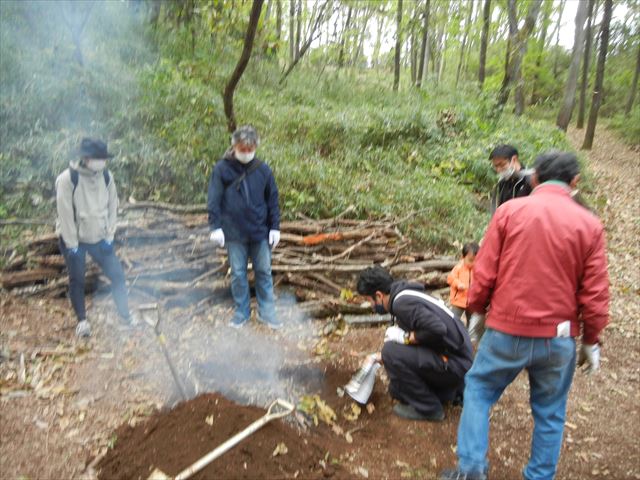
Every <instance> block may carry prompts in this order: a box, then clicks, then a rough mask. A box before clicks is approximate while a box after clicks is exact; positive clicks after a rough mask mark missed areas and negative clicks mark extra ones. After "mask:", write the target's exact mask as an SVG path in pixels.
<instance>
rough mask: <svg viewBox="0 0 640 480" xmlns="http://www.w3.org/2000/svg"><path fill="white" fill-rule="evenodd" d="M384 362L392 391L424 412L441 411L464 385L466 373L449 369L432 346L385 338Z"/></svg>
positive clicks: (401, 399) (394, 394)
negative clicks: (443, 405) (462, 373)
mask: <svg viewBox="0 0 640 480" xmlns="http://www.w3.org/2000/svg"><path fill="white" fill-rule="evenodd" d="M382 363H383V364H384V368H385V370H386V371H387V376H388V377H389V394H390V395H391V397H392V398H395V399H396V400H398V401H400V402H402V403H405V404H408V405H411V406H412V407H413V408H415V409H416V410H417V411H418V412H420V413H422V414H424V415H431V414H438V413H439V412H441V411H442V403H443V402H447V401H452V400H454V399H455V397H456V395H457V394H459V393H460V392H462V390H463V388H464V375H459V374H456V373H454V372H453V371H451V370H450V369H449V365H448V362H445V361H444V360H443V358H442V357H441V356H440V355H438V354H437V353H435V352H434V351H433V350H431V349H429V348H427V347H423V346H419V345H401V344H399V343H395V342H386V343H385V344H384V347H383V348H382Z"/></svg>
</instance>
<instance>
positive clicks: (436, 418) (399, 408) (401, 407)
mask: <svg viewBox="0 0 640 480" xmlns="http://www.w3.org/2000/svg"><path fill="white" fill-rule="evenodd" d="M393 413H395V414H396V415H398V416H399V417H400V418H406V419H407V420H425V421H428V422H441V421H442V420H444V412H443V411H442V410H440V411H439V412H438V413H432V414H430V415H425V414H422V413H420V412H418V411H417V410H416V409H415V408H413V407H412V406H411V405H407V404H405V403H397V404H395V405H394V406H393Z"/></svg>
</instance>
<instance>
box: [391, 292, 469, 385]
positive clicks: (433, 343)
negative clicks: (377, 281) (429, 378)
mask: <svg viewBox="0 0 640 480" xmlns="http://www.w3.org/2000/svg"><path fill="white" fill-rule="evenodd" d="M404 290H411V291H416V292H419V293H422V294H425V292H424V288H423V287H422V285H420V284H418V283H410V282H406V281H404V280H402V281H397V282H394V283H393V284H392V285H391V292H390V295H389V309H390V313H391V315H393V316H394V317H395V321H396V323H397V324H398V326H399V327H400V328H402V329H403V330H404V331H406V332H415V338H416V341H417V342H418V345H420V346H423V347H426V348H429V349H431V350H433V351H435V352H436V353H438V354H439V355H445V356H446V357H447V358H448V363H449V368H450V369H452V370H454V371H456V373H460V374H461V375H464V373H465V372H466V371H467V370H469V368H471V363H472V362H473V356H472V350H471V340H470V339H469V334H468V333H467V330H466V329H465V328H464V325H463V324H462V322H461V321H460V320H457V319H456V318H455V317H453V314H450V313H451V312H450V310H449V309H448V308H447V307H446V306H445V305H444V303H443V302H442V301H441V300H436V299H435V298H434V297H430V296H429V297H430V299H433V301H428V300H426V299H424V298H421V297H418V296H413V295H406V294H405V295H402V296H400V297H398V295H399V294H400V293H401V292H402V291H404Z"/></svg>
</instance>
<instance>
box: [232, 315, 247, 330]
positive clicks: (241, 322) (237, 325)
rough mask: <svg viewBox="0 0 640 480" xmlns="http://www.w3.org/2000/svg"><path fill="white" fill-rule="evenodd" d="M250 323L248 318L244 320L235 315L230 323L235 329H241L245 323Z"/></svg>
mask: <svg viewBox="0 0 640 480" xmlns="http://www.w3.org/2000/svg"><path fill="white" fill-rule="evenodd" d="M248 321H249V319H248V318H242V317H241V316H239V315H234V316H233V318H232V319H231V321H230V322H229V326H230V327H233V328H240V327H242V326H244V324H245V323H247V322H248Z"/></svg>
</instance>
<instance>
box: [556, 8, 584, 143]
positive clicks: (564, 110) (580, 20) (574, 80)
mask: <svg viewBox="0 0 640 480" xmlns="http://www.w3.org/2000/svg"><path fill="white" fill-rule="evenodd" d="M588 7H589V3H588V2H579V3H578V10H577V11H576V28H575V34H574V38H573V52H572V54H571V64H570V65H569V73H568V74H567V85H566V88H565V91H564V98H563V100H562V105H561V106H560V111H559V112H558V118H557V119H556V125H557V126H558V127H559V128H560V129H562V130H564V131H565V132H566V131H567V127H568V126H569V122H570V121H571V114H572V113H573V107H574V106H575V103H576V88H577V87H578V74H579V73H580V59H581V57H582V51H583V48H584V22H585V20H586V19H587V13H588Z"/></svg>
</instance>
